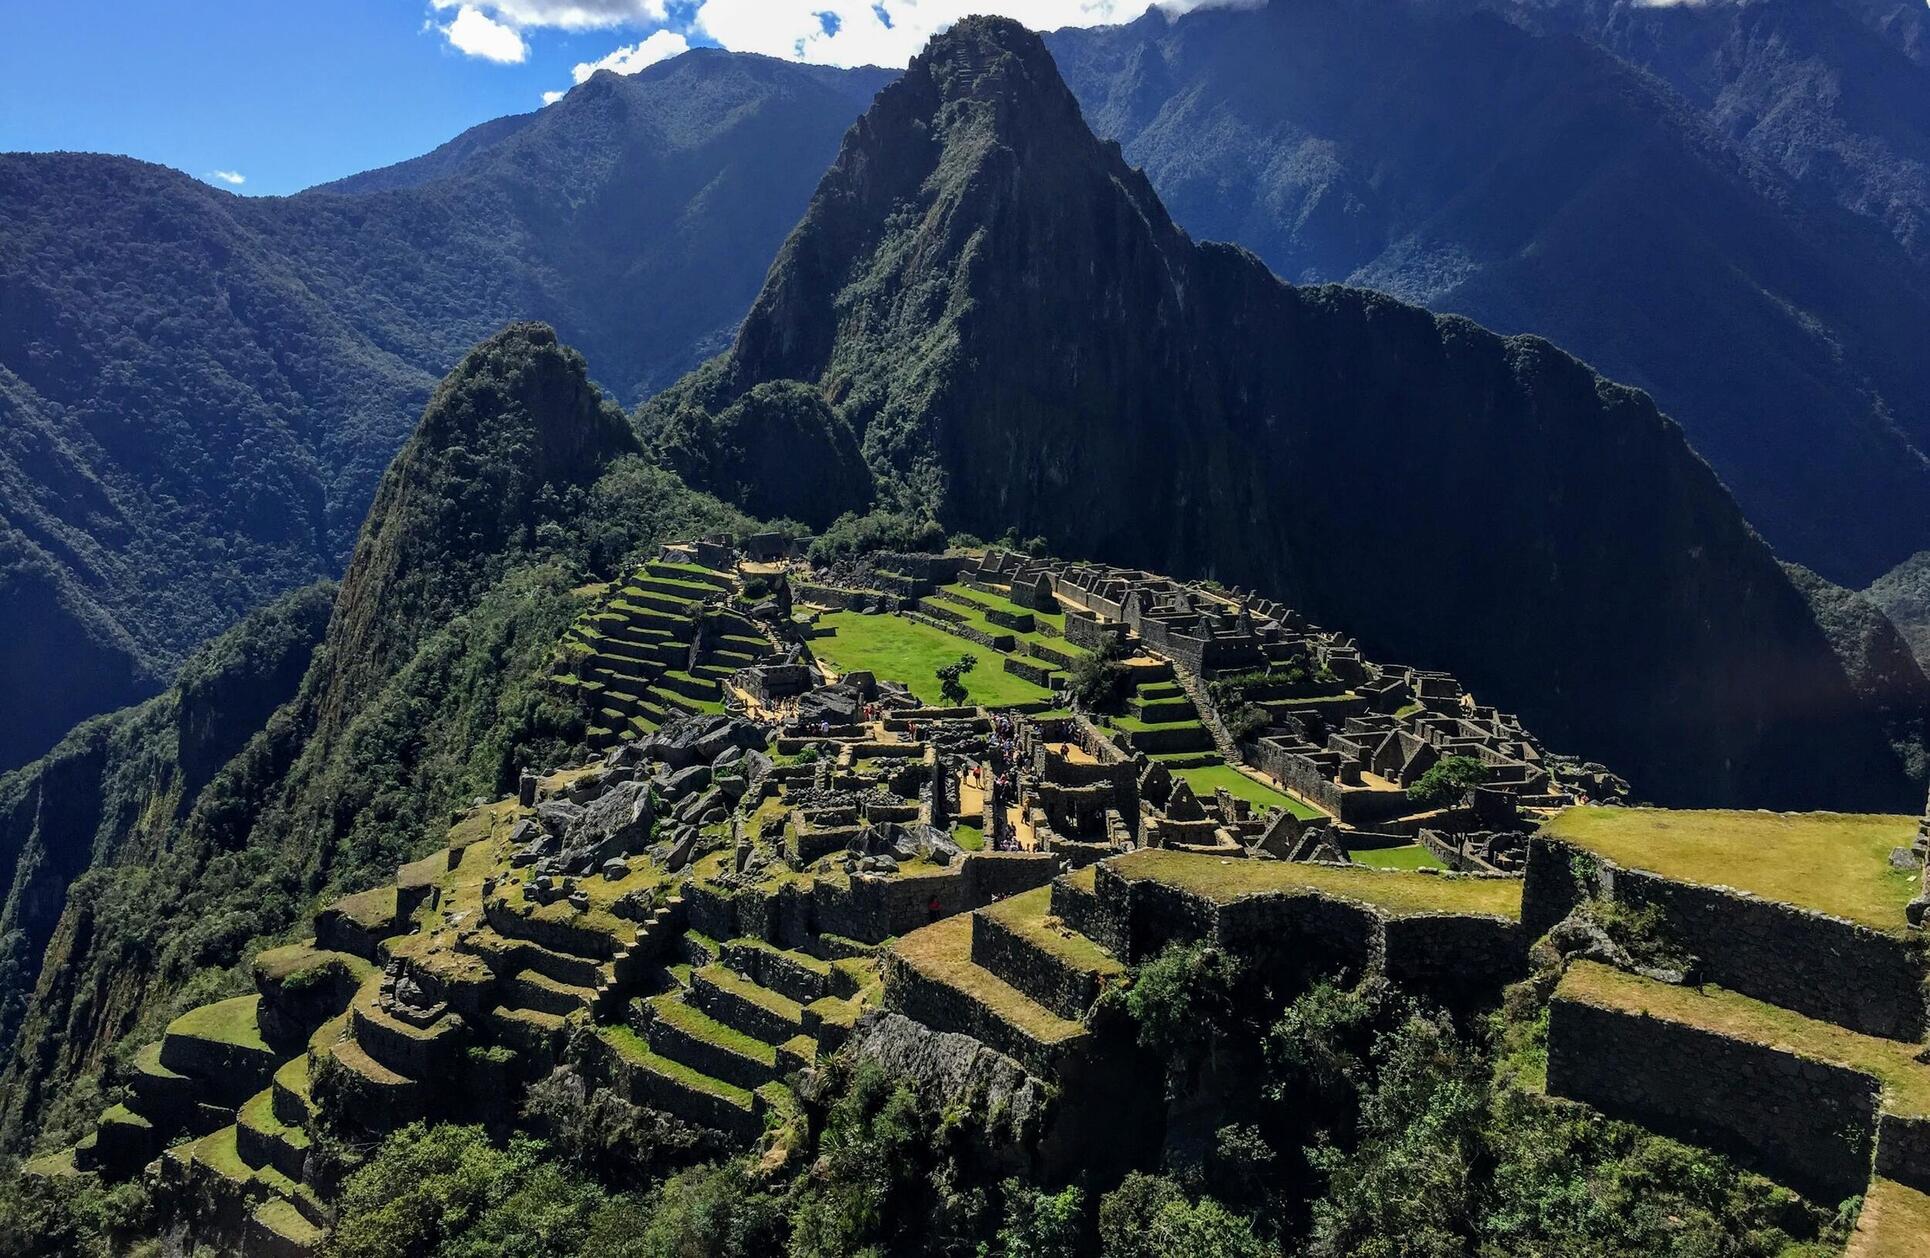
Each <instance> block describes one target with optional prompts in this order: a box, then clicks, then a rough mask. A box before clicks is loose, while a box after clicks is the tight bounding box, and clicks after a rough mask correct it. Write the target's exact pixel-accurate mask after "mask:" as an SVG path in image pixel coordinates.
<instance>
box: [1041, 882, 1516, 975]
mask: <svg viewBox="0 0 1930 1258" xmlns="http://www.w3.org/2000/svg"><path fill="white" fill-rule="evenodd" d="M1062 904H1063V909H1062V908H1061V905H1062ZM1053 905H1054V912H1058V913H1060V915H1061V916H1062V917H1064V918H1065V920H1066V921H1067V923H1068V924H1070V925H1072V926H1073V927H1074V929H1076V930H1078V931H1079V932H1080V933H1081V934H1084V935H1086V936H1088V937H1089V938H1091V939H1093V940H1094V941H1096V942H1097V943H1099V944H1100V945H1101V946H1102V947H1104V948H1105V949H1106V950H1107V951H1109V952H1111V953H1112V954H1113V955H1115V956H1118V957H1122V958H1125V959H1127V960H1129V961H1134V962H1137V961H1143V960H1145V959H1146V958H1148V957H1151V956H1153V955H1155V954H1157V953H1158V952H1159V951H1160V950H1161V949H1162V948H1164V947H1165V946H1166V945H1167V944H1168V943H1172V942H1175V941H1182V942H1184V941H1198V940H1208V941H1212V942H1214V943H1216V944H1218V945H1219V946H1221V947H1223V948H1226V949H1227V950H1228V951H1229V952H1233V953H1236V954H1238V955H1240V956H1242V957H1246V958H1248V959H1250V960H1253V961H1255V962H1256V963H1258V964H1260V965H1262V966H1264V967H1266V968H1268V969H1269V970H1270V971H1272V972H1273V973H1274V974H1275V975H1276V977H1277V978H1278V979H1279V980H1280V981H1282V982H1302V981H1307V980H1312V979H1318V978H1323V977H1328V976H1332V975H1336V974H1337V975H1341V976H1343V977H1346V976H1353V975H1359V974H1362V973H1365V972H1369V971H1372V970H1376V969H1381V968H1385V970H1386V972H1387V975H1388V977H1389V978H1390V979H1393V980H1394V981H1396V982H1399V983H1402V984H1403V985H1406V986H1408V987H1410V988H1412V989H1415V990H1420V991H1425V992H1427V993H1429V994H1430V995H1434V996H1436V997H1438V998H1440V999H1443V1000H1446V1001H1449V1002H1450V1003H1457V1004H1458V1003H1464V1002H1482V1001H1489V1000H1492V999H1494V998H1495V997H1497V996H1498V995H1499V993H1500V991H1501V989H1502V988H1503V987H1504V986H1506V985H1507V984H1508V983H1510V982H1513V981H1514V980H1516V979H1518V978H1520V977H1522V976H1523V975H1524V974H1525V973H1526V972H1527V944H1528V936H1527V935H1526V933H1525V932H1524V931H1523V930H1522V928H1521V926H1520V925H1519V924H1518V923H1516V922H1513V921H1510V920H1508V919H1506V918H1500V917H1487V916H1481V915H1476V914H1459V913H1437V914H1421V915H1416V916H1408V917H1390V916H1388V915H1386V914H1384V913H1382V912H1380V911H1379V910H1377V909H1373V908H1370V907H1368V906H1366V905H1362V904H1356V903H1354V902H1353V901H1350V900H1345V899H1340V898H1337V897H1333V896H1327V895H1322V894H1320V893H1318V892H1314V891H1301V892H1266V893H1256V894H1253V895H1247V896H1241V897H1240V898H1238V899H1235V900H1231V901H1229V902H1227V903H1226V904H1215V903H1214V902H1212V901H1210V900H1208V899H1206V898H1204V897H1202V896H1198V895H1194V894H1192V893H1191V892H1188V891H1184V890H1182V889H1180V888H1178V887H1174V886H1170V885H1168V884H1165V883H1161V882H1158V881H1155V880H1151V879H1136V880H1131V881H1128V880H1127V879H1125V878H1123V877H1121V876H1120V875H1119V874H1118V873H1116V872H1115V871H1114V870H1113V869H1112V868H1111V867H1109V866H1106V865H1100V866H1099V867H1098V869H1097V870H1096V871H1095V880H1094V894H1093V896H1092V897H1091V898H1090V899H1088V898H1087V897H1086V896H1085V895H1083V894H1082V893H1078V892H1076V891H1074V890H1073V889H1072V888H1070V887H1061V888H1055V891H1054V898H1053Z"/></svg>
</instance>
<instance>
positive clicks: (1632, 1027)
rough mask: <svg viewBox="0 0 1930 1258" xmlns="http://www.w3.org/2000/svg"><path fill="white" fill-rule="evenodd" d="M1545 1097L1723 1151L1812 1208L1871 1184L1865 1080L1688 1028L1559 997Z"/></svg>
mask: <svg viewBox="0 0 1930 1258" xmlns="http://www.w3.org/2000/svg"><path fill="white" fill-rule="evenodd" d="M1548 1091H1549V1093H1550V1094H1551V1095H1555V1096H1563V1097H1568V1098H1570V1099H1572V1100H1577V1101H1583V1102H1586V1103H1587V1104H1589V1105H1592V1106H1594V1107H1595V1108H1596V1109H1599V1110H1601V1111H1603V1112H1604V1113H1606V1114H1609V1115H1612V1116H1615V1117H1620V1118H1627V1119H1630V1120H1632V1121H1634V1122H1638V1123H1640V1124H1641V1125H1642V1126H1644V1127H1648V1128H1650V1129H1652V1130H1654V1131H1658V1132H1661V1133H1663V1134H1664V1135H1669V1136H1674V1137H1676V1138H1678V1139H1682V1140H1686V1141H1688V1142H1690V1143H1693V1144H1699V1145H1702V1146H1704V1147H1707V1148H1713V1149H1718V1150H1721V1151H1723V1152H1725V1153H1728V1154H1730V1155H1732V1156H1734V1157H1735V1158H1737V1159H1738V1160H1739V1161H1742V1162H1744V1163H1746V1164H1748V1165H1751V1166H1754V1167H1755V1168H1757V1169H1758V1170H1760V1171H1762V1172H1763V1173H1764V1174H1766V1175H1768V1176H1769V1177H1770V1178H1772V1179H1775V1180H1778V1181H1780V1182H1782V1183H1785V1184H1788V1185H1789V1186H1790V1187H1792V1188H1795V1189H1797V1190H1798V1191H1799V1192H1802V1193H1804V1194H1806V1195H1809V1196H1812V1197H1814V1198H1816V1199H1817V1200H1819V1201H1824V1202H1832V1201H1840V1200H1842V1199H1843V1198H1845V1197H1848V1196H1851V1195H1853V1194H1855V1193H1860V1192H1862V1191H1863V1190H1864V1188H1865V1187H1866V1186H1867V1185H1868V1183H1869V1178H1870V1150H1871V1144H1872V1141H1873V1138H1874V1134H1875V1128H1876V1116H1877V1101H1878V1090H1877V1086H1876V1080H1874V1079H1873V1078H1871V1077H1870V1076H1869V1075H1866V1074H1862V1073H1860V1072H1858V1071H1855V1070H1850V1069H1848V1068H1846V1067H1843V1066H1834V1065H1829V1064H1826V1063H1823V1062H1813V1061H1806V1060H1802V1059H1799V1058H1797V1057H1795V1056H1793V1055H1792V1054H1789V1053H1786V1052H1781V1051H1779V1050H1777V1049H1774V1048H1770V1047H1768V1046H1764V1045H1755V1044H1749V1043H1745V1042H1743V1041H1740V1040H1735V1039H1731V1038H1729V1037H1727V1036H1722V1035H1716V1034H1713V1033H1711V1032H1708V1031H1703V1030H1700V1029H1699V1028H1696V1027H1690V1026H1685V1025H1683V1024H1681V1023H1677V1022H1670V1021H1667V1020H1665V1019H1661V1018H1651V1017H1647V1016H1645V1015H1642V1014H1637V1013H1624V1012H1621V1011H1618V1010H1612V1009H1603V1008H1599V1007H1597V1006H1595V1005H1590V1004H1585V1003H1582V1002H1580V1001H1574V1000H1565V999H1561V998H1559V997H1557V999H1556V1000H1555V1001H1554V1002H1553V1003H1552V1004H1551V1006H1550V1008H1549V1017H1548Z"/></svg>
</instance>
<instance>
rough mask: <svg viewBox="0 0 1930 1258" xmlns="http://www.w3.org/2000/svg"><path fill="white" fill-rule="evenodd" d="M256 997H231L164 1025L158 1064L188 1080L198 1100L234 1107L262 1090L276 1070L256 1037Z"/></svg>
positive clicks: (271, 1055)
mask: <svg viewBox="0 0 1930 1258" xmlns="http://www.w3.org/2000/svg"><path fill="white" fill-rule="evenodd" d="M260 1006H261V997H260V996H259V995H252V996H236V997H233V998H232V999H229V1000H220V1001H216V1002H215V1003H214V1004H211V1005H202V1006H201V1007H200V1008H198V1009H190V1010H188V1012H186V1013H184V1014H182V1015H181V1016H180V1017H178V1018H176V1019H175V1020H174V1021H173V1022H171V1023H169V1024H168V1029H167V1034H166V1035H164V1036H163V1037H162V1038H161V1052H160V1057H159V1064H160V1065H161V1066H162V1067H164V1068H166V1069H167V1070H171V1071H174V1072H176V1073H178V1074H184V1075H189V1076H191V1077H193V1078H194V1079H195V1080H196V1081H197V1082H198V1084H199V1085H200V1086H199V1087H198V1089H197V1099H200V1100H211V1101H216V1102H218V1103H220V1104H222V1105H227V1106H232V1105H239V1104H240V1103H241V1102H242V1101H244V1100H246V1099H247V1098H248V1097H250V1096H252V1095H254V1094H255V1093H256V1092H258V1091H260V1090H261V1089H262V1088H263V1087H265V1086H267V1083H268V1080H269V1077H270V1076H272V1075H273V1074H274V1072H275V1066H276V1065H277V1063H276V1060H275V1055H274V1053H273V1052H272V1051H271V1050H270V1049H269V1047H268V1044H267V1042H266V1041H265V1040H263V1039H262V1037H261V1028H260V1025H259V1024H258V1022H257V1015H258V1012H259V1009H260Z"/></svg>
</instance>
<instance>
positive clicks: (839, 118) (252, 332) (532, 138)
mask: <svg viewBox="0 0 1930 1258" xmlns="http://www.w3.org/2000/svg"><path fill="white" fill-rule="evenodd" d="M886 77H887V75H886V74H885V73H884V72H883V71H875V70H859V71H842V70H832V69H827V68H822V67H812V66H798V65H792V64H789V63H785V62H781V61H775V60H772V59H768V58H760V57H752V56H732V55H729V54H725V53H722V52H718V51H698V52H693V53H691V54H689V55H687V56H685V57H680V58H677V59H675V60H673V61H670V62H665V63H663V64H660V65H657V66H653V67H651V68H650V69H649V70H647V71H646V72H644V73H642V74H640V75H637V76H634V77H623V76H618V75H614V74H608V73H605V74H599V75H597V76H596V77H595V78H593V79H592V80H590V81H589V82H587V83H585V84H583V85H581V86H579V87H578V88H576V89H575V90H574V91H572V92H571V93H570V94H569V95H568V96H567V97H566V98H565V99H564V100H563V101H562V102H560V103H559V104H557V105H555V106H552V107H550V108H547V109H544V110H542V111H540V112H538V113H535V114H531V115H526V116H523V117H519V118H512V119H502V120H498V121H497V122H494V123H489V124H486V125H485V126H483V127H479V128H476V129H475V130H474V131H471V132H469V133H467V134H466V135H464V136H462V137H459V138H458V139H456V140H454V141H452V142H451V143H450V144H448V145H446V146H444V147H443V148H442V149H439V150H437V151H436V152H435V153H432V154H429V155H428V156H426V157H423V158H419V159H417V160H416V161H414V162H409V163H404V164H403V165H402V166H400V167H394V168H390V169H389V170H385V171H376V172H371V173H370V174H367V175H362V176H357V177H356V178H353V179H350V180H346V181H343V182H341V183H338V184H333V185H329V186H327V187H324V188H318V189H313V190H311V191H309V192H305V193H302V194H300V195H298V196H294V197H284V198H242V197H236V196H233V195H231V194H229V193H226V192H222V191H218V190H216V189H213V188H210V187H208V186H206V185H205V184H202V183H200V182H198V181H196V180H194V179H190V178H189V177H188V176H186V175H183V174H181V173H179V172H177V171H172V170H167V169H164V168H161V167H158V166H151V165H147V164H145V163H140V162H134V161H130V160H126V159H122V158H113V157H101V156H92V155H85V154H67V153H59V154H32V155H29V154H11V155H4V156H0V240H4V241H6V247H5V248H4V249H0V694H4V695H6V696H7V697H8V700H9V703H8V713H9V717H10V719H9V720H8V721H7V722H5V723H4V726H0V767H10V766H12V765H16V764H19V763H21V762H22V761H24V760H26V759H28V758H30V757H32V756H34V755H37V754H39V753H40V752H42V751H44V750H45V749H46V748H47V747H49V746H51V745H52V744H53V743H54V741H55V740H56V739H58V738H59V737H60V735H61V734H62V733H63V732H64V731H65V730H66V729H67V728H68V727H70V726H71V725H73V724H74V723H75V722H76V721H78V720H81V719H83V718H85V717H87V716H90V715H92V714H94V713H96V712H101V711H105V710H107V709H109V708H112V707H116V706H119V705H122V704H125V703H128V702H131V701H132V700H134V699H136V698H139V697H141V696H143V695H147V694H151V693H153V692H154V691H155V690H156V689H158V688H159V687H160V686H161V685H162V684H163V683H164V682H165V681H166V679H167V678H168V677H170V676H171V675H172V674H173V672H174V670H175V669H176V667H178V666H179V664H180V662H181V660H182V659H183V658H184V657H185V656H186V654H187V653H188V652H189V651H190V650H192V649H193V648H194V647H195V646H196V645H197V644H199V643H201V642H202V641H204V640H206V639H207V638H208V637H210V636H211V635H213V634H214V633H216V632H218V631H220V630H222V629H224V628H226V627H227V626H228V625H231V624H233V623H234V622H235V621H236V620H237V619H238V618H239V617H240V616H241V615H242V614H244V613H245V612H247V611H248V610H249V609H251V608H254V607H257V606H259V605H261V604H262V603H263V602H265V601H267V600H268V599H270V598H272V597H274V596H275V595H277V594H279V593H281V592H283V591H285V590H288V589H291V588H293V587H295V586H299V585H302V584H305V583H307V582H309V581H312V580H314V579H315V578H316V577H318V576H324V575H333V574H336V573H339V572H340V570H341V565H342V563H343V561H344V560H345V558H346V557H347V553H348V550H349V547H350V545H351V544H352V543H353V541H354V537H355V530H356V528H357V527H358V526H359V524H360V523H361V520H362V517H363V514H364V512H365V511H366V509H367V507H368V503H369V498H370V495H371V493H372V492H373V491H374V488H375V484H376V480H377V478H378V477H379V476H380V475H381V472H382V469H383V468H384V467H385V466H387V465H388V462H389V460H390V459H391V457H393V455H394V454H395V451H396V449H397V447H398V446H399V445H400V444H401V442H402V439H403V438H404V437H405V436H406V435H407V433H408V431H409V425H410V423H411V421H412V420H413V418H414V416H415V415H417V414H418V413H420V411H421V409H422V405H423V402H424V400H425V399H426V398H427V396H428V393H429V390H430V388H431V386H432V385H433V384H434V382H435V380H436V379H437V378H438V377H439V376H440V375H442V374H443V373H444V372H445V371H447V370H448V369H449V367H450V366H451V365H452V364H453V363H455V362H456V360H457V359H458V358H460V357H461V355H462V354H463V353H464V352H465V351H466V350H467V349H468V348H469V347H470V346H471V345H474V344H475V343H476V342H477V341H479V340H481V339H482V338H483V337H484V336H486V335H488V334H489V333H490V332H492V331H493V330H494V329H496V328H498V327H500V326H501V325H502V324H503V323H504V322H506V321H509V320H512V319H518V318H541V319H545V320H548V321H549V322H551V323H553V324H554V325H555V326H557V327H558V328H560V329H561V330H562V331H563V334H564V335H565V337H566V338H567V339H569V340H570V341H571V342H572V343H575V344H579V345H581V346H583V347H584V348H585V349H586V350H587V351H589V353H590V357H591V361H592V362H593V363H594V364H595V369H596V373H597V376H598V378H599V379H600V380H601V381H603V382H604V383H605V384H606V385H607V386H608V387H609V388H610V389H611V391H612V392H613V393H615V394H616V396H618V397H619V398H621V399H623V400H625V401H627V402H634V401H636V400H637V399H638V398H640V397H641V396H643V395H644V394H646V393H648V392H649V391H651V390H653V389H656V388H660V387H662V386H663V385H664V384H667V383H669V382H670V381H672V380H674V379H676V378H677V377H678V376H679V375H681V374H682V373H683V372H684V371H686V370H688V369H689V368H690V367H691V366H693V365H694V364H696V363H697V362H699V361H701V360H702V359H703V358H705V357H707V356H708V355H710V354H713V353H715V352H716V351H717V350H718V349H720V348H722V347H723V346H724V345H725V344H727V343H728V338H729V336H730V333H731V330H732V329H733V328H734V327H735V325H736V323H737V321H738V320H739V319H740V318H741V317H742V315H743V312H744V310H745V308H746V307H747V306H748V304H749V302H750V300H751V298H752V297H753V296H754V295H755V293H756V291H757V286H758V284H759V282H760V281H761V280H762V278H763V275H764V268H765V265H766V264H767V263H768V261H769V259H770V255H771V254H772V252H774V251H775V249H776V248H777V246H778V244H779V243H780V242H781V241H782V239H783V236H784V233H785V232H786V231H787V230H788V229H789V227H790V226H791V224H792V223H794V222H795V221H796V219H797V215H798V213H799V212H800V210H801V209H802V207H803V206H804V204H805V202H806V200H807V198H808V196H809V194H810V190H811V187H812V185H813V183H814V182H815V181H816V179H817V178H818V176H819V175H820V174H821V173H822V171H823V168H824V164H825V162H826V161H828V160H829V159H830V157H831V155H832V153H833V152H834V151H835V149H836V145H837V140H838V136H839V135H840V134H841V133H842V132H843V130H844V129H845V127H846V126H848V125H849V123H850V121H851V119H852V118H853V117H854V116H856V115H857V113H858V112H859V111H860V110H862V109H863V107H864V106H865V104H866V103H867V102H868V101H869V100H870V98H871V96H872V94H873V92H874V91H875V90H876V88H877V87H878V86H879V85H880V84H881V83H882V82H883V81H884V80H885V79H886Z"/></svg>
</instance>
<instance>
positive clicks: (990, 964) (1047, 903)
mask: <svg viewBox="0 0 1930 1258" xmlns="http://www.w3.org/2000/svg"><path fill="white" fill-rule="evenodd" d="M1051 898H1052V891H1051V888H1049V887H1038V888H1035V889H1033V890H1031V891H1027V892H1024V893H1022V894H1019V895H1015V896H1009V897H1007V898H1006V899H1004V900H1001V901H999V902H998V903H996V904H991V905H988V906H986V907H985V908H982V909H979V910H977V911H976V912H974V913H973V914H972V915H971V922H972V953H971V955H972V961H973V962H974V963H975V964H977V965H979V966H981V967H983V968H984V969H986V970H988V971H990V972H991V973H992V974H993V975H994V976H996V977H997V978H999V979H1002V980H1003V981H1005V982H1006V983H1009V984H1010V985H1011V986H1013V987H1015V988H1017V989H1018V990H1019V991H1021V992H1024V993H1025V994H1026V995H1027V996H1030V997H1031V998H1032V999H1033V1000H1035V1001H1037V1002H1038V1003H1039V1004H1040V1005H1042V1006H1044V1007H1045V1008H1047V1009H1049V1010H1051V1011H1052V1012H1053V1013H1055V1014H1057V1015H1058V1016H1059V1017H1061V1018H1066V1019H1069V1020H1072V1021H1077V1020H1078V1019H1080V1018H1083V1017H1084V1016H1085V1014H1086V1011H1087V1010H1088V1009H1090V1008H1091V1007H1092V1002H1093V1001H1094V1000H1095V999H1096V998H1097V997H1098V995H1099V989H1100V987H1101V986H1102V985H1103V984H1105V983H1108V982H1111V981H1113V980H1114V979H1117V978H1119V977H1120V976H1121V975H1123V974H1124V973H1125V970H1126V967H1125V966H1123V965H1121V964H1120V963H1119V961H1118V960H1117V959H1115V958H1114V957H1113V956H1111V955H1110V954H1109V953H1107V952H1106V951H1105V950H1104V949H1102V948H1101V947H1099V945H1098V944H1096V943H1094V942H1093V941H1092V940H1090V939H1087V938H1086V937H1085V936H1084V935H1080V934H1076V933H1073V932H1071V931H1069V930H1066V929H1065V928H1064V926H1063V924H1060V923H1058V922H1057V919H1056V918H1055V919H1054V923H1053V924H1050V925H1049V924H1047V922H1046V918H1047V917H1048V916H1049V915H1050V909H1051Z"/></svg>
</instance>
